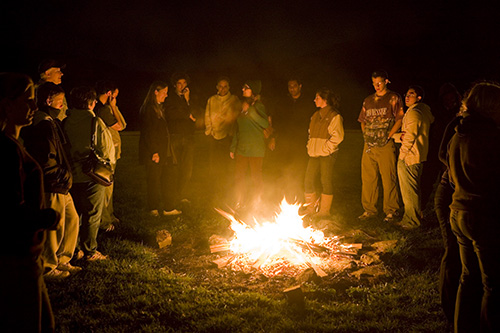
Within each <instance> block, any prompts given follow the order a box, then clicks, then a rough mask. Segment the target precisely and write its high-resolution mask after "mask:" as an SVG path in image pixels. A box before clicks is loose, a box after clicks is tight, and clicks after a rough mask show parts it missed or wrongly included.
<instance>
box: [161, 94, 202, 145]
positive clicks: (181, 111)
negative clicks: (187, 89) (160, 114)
mask: <svg viewBox="0 0 500 333" xmlns="http://www.w3.org/2000/svg"><path fill="white" fill-rule="evenodd" d="M164 107H165V119H166V121H167V122H168V126H169V130H170V134H171V135H173V136H175V137H178V136H180V137H185V136H190V135H193V133H194V130H195V123H194V122H193V121H192V120H191V119H190V118H189V115H190V114H191V113H192V110H191V106H190V105H189V104H188V103H187V102H186V100H185V99H184V97H183V96H179V95H177V94H176V93H175V92H173V93H172V94H170V95H169V96H168V97H167V99H165V104H164Z"/></svg>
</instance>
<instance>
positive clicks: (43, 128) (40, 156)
mask: <svg viewBox="0 0 500 333" xmlns="http://www.w3.org/2000/svg"><path fill="white" fill-rule="evenodd" d="M36 97H37V104H38V110H37V111H35V115H34V117H33V124H32V125H31V126H28V127H25V128H24V129H23V131H22V133H21V134H22V138H23V139H24V144H25V146H26V150H27V151H28V152H29V153H30V154H31V156H33V157H34V158H35V160H36V161H37V162H38V163H39V164H40V166H41V167H42V170H43V178H44V185H45V201H46V205H47V207H50V208H52V209H54V210H55V211H56V212H57V213H58V214H59V219H58V223H57V228H56V230H50V231H49V232H47V241H46V242H45V248H44V252H43V258H44V271H45V272H44V277H45V278H46V279H62V278H65V277H67V276H68V275H69V274H70V273H72V274H74V273H77V272H79V271H81V267H78V266H73V265H71V264H70V260H71V258H72V257H73V254H74V252H75V247H76V243H77V239H78V229H79V224H80V221H79V217H78V213H77V212H76V208H75V204H74V202H73V197H72V196H71V194H70V193H69V191H70V189H71V186H72V184H73V175H72V173H71V166H70V163H69V161H68V159H67V157H66V153H65V151H64V147H63V145H64V144H66V138H65V136H64V133H63V131H62V128H61V124H60V120H59V119H58V118H57V115H58V114H59V112H60V110H61V108H62V107H63V100H64V90H63V89H62V88H61V87H60V86H58V85H55V84H53V83H52V82H46V83H44V84H42V85H41V86H39V87H38V89H37V96H36Z"/></svg>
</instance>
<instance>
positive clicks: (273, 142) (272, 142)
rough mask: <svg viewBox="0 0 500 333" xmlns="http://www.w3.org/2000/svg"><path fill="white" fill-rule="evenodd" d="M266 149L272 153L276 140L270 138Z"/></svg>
mask: <svg viewBox="0 0 500 333" xmlns="http://www.w3.org/2000/svg"><path fill="white" fill-rule="evenodd" d="M267 147H269V149H270V150H271V151H274V149H275V148H276V139H275V138H271V140H269V143H268V144H267Z"/></svg>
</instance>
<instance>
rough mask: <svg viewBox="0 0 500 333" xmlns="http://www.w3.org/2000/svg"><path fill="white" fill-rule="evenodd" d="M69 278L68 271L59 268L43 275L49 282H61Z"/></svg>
mask: <svg viewBox="0 0 500 333" xmlns="http://www.w3.org/2000/svg"><path fill="white" fill-rule="evenodd" d="M68 276H69V272H68V271H61V270H59V269H57V268H54V269H53V270H51V271H50V272H48V273H47V274H44V275H43V277H44V278H45V279H46V280H49V281H60V280H63V279H65V278H67V277H68Z"/></svg>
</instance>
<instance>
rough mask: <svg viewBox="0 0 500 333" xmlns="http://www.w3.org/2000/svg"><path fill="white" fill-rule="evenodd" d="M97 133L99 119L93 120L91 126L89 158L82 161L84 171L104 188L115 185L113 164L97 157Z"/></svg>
mask: <svg viewBox="0 0 500 333" xmlns="http://www.w3.org/2000/svg"><path fill="white" fill-rule="evenodd" d="M96 133H97V117H94V118H92V125H91V126H90V134H91V137H90V151H89V154H88V155H87V157H86V158H85V159H84V160H83V161H82V171H83V173H85V174H86V175H87V176H89V177H90V178H91V179H92V180H93V181H94V182H96V183H97V184H100V185H102V186H110V185H111V184H113V178H114V175H113V169H112V167H111V163H110V162H108V161H106V160H104V159H103V158H101V157H100V156H99V155H97V153H96V151H95V148H94V147H95V145H96V140H97V138H96Z"/></svg>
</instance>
